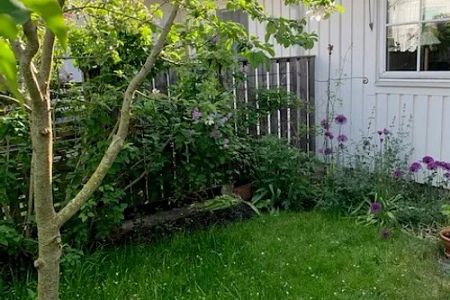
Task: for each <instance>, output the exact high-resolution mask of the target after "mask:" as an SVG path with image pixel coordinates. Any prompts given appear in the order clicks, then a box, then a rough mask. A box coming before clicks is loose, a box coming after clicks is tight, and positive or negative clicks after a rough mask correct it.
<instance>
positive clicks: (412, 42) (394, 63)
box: [386, 25, 419, 71]
mask: <svg viewBox="0 0 450 300" xmlns="http://www.w3.org/2000/svg"><path fill="white" fill-rule="evenodd" d="M418 42H419V25H402V26H390V27H388V28H387V43H386V45H387V55H386V58H387V61H386V71H417V48H418Z"/></svg>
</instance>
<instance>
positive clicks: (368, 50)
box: [250, 0, 450, 160]
mask: <svg viewBox="0 0 450 300" xmlns="http://www.w3.org/2000/svg"><path fill="white" fill-rule="evenodd" d="M379 1H383V0H372V1H371V3H372V14H373V16H372V20H373V22H374V27H373V31H372V30H371V29H370V27H369V22H370V18H369V0H341V1H339V2H340V3H341V4H342V5H343V6H344V7H345V10H346V11H345V13H343V14H336V15H334V16H332V17H331V19H330V20H327V21H321V22H317V21H310V23H309V25H308V29H309V30H310V31H315V32H317V33H318V35H319V41H318V42H317V44H316V45H315V47H314V48H313V49H312V50H308V51H304V50H298V49H297V48H293V49H283V48H282V47H280V46H277V47H276V50H277V51H276V52H277V56H294V55H297V54H308V55H315V56H316V63H315V67H316V84H315V88H316V91H315V95H316V99H315V101H316V120H317V122H320V120H321V119H323V118H324V117H325V107H326V98H327V97H326V96H327V83H326V81H327V79H328V60H329V56H328V44H332V45H333V46H334V50H333V54H332V56H331V77H332V78H335V79H337V78H341V79H342V80H341V81H340V83H341V84H340V85H339V87H336V83H337V81H334V84H332V90H333V91H334V92H335V94H336V96H337V98H339V99H340V100H341V102H340V104H338V105H337V107H336V113H343V114H345V115H346V116H347V117H348V119H349V122H348V124H347V125H346V126H345V127H346V128H345V131H346V134H347V135H348V136H349V137H350V138H351V140H352V141H360V140H361V138H362V137H363V136H367V135H368V134H374V133H375V132H376V131H377V130H378V129H383V128H391V129H394V131H395V130H396V129H397V128H398V126H399V124H401V123H402V122H403V123H404V124H405V126H404V127H407V126H409V129H408V130H409V132H410V137H409V140H408V141H406V143H408V142H409V143H411V145H412V147H413V148H414V153H413V155H412V158H413V159H419V158H421V157H423V156H424V155H432V156H434V157H435V158H439V159H442V160H450V84H448V83H447V84H446V83H445V82H443V83H442V82H441V83H440V84H439V85H436V84H435V83H433V82H430V83H429V84H428V85H427V84H423V83H422V85H421V86H419V84H418V83H417V82H415V81H412V80H404V81H391V82H388V83H383V84H382V83H380V82H377V66H378V63H377V61H378V55H379V53H378V50H377V44H378V42H377V37H378V36H377V34H378V33H377V32H378V26H379V24H378V16H379V13H380V12H379V11H378V9H379V7H378V6H379ZM281 2H283V1H280V0H278V1H276V0H261V3H262V4H264V6H265V8H266V11H267V12H269V13H271V14H273V15H275V16H279V15H282V16H285V17H291V18H292V17H295V16H299V15H300V14H301V13H302V12H303V13H304V10H303V9H299V8H298V7H290V8H288V7H284V6H283V5H282V4H281ZM250 31H251V32H253V33H255V34H258V35H259V36H263V35H264V26H263V25H259V24H253V26H252V25H251V26H250ZM380 51H384V50H383V49H380ZM363 78H367V79H368V83H367V84H363ZM322 144H323V141H322V140H320V139H318V140H317V145H316V149H320V148H321V146H322Z"/></svg>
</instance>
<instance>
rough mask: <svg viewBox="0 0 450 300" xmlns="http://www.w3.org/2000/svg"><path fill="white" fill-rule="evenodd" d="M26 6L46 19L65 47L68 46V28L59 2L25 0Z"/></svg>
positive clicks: (53, 0) (51, 0)
mask: <svg viewBox="0 0 450 300" xmlns="http://www.w3.org/2000/svg"><path fill="white" fill-rule="evenodd" d="M23 2H24V3H25V5H26V6H27V7H28V8H29V9H31V10H32V11H33V12H35V13H37V14H38V15H39V16H40V17H41V18H42V19H44V21H45V24H46V25H47V27H48V28H49V29H50V30H51V31H52V32H53V33H54V34H55V35H56V36H57V37H58V39H59V40H60V42H61V44H62V45H63V47H66V44H67V26H66V25H65V24H64V17H63V11H62V9H61V6H60V5H59V3H58V1H57V0H23Z"/></svg>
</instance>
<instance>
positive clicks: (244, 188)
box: [233, 183, 253, 201]
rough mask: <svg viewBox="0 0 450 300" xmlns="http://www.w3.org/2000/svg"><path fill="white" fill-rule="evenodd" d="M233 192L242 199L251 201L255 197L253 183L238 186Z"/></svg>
mask: <svg viewBox="0 0 450 300" xmlns="http://www.w3.org/2000/svg"><path fill="white" fill-rule="evenodd" d="M233 194H235V195H237V196H239V197H241V199H242V200H245V201H250V200H251V199H252V197H253V191H252V185H251V183H248V184H244V185H241V186H237V187H235V188H234V189H233Z"/></svg>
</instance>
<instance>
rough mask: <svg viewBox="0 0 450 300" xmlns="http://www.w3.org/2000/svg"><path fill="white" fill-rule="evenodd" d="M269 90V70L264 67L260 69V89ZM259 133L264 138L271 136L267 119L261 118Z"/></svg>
mask: <svg viewBox="0 0 450 300" xmlns="http://www.w3.org/2000/svg"><path fill="white" fill-rule="evenodd" d="M266 88H267V70H266V67H265V66H264V65H261V66H259V67H258V89H260V90H263V89H266ZM259 117H260V120H259V128H260V129H259V132H260V135H262V136H264V135H267V134H269V129H268V123H267V117H266V116H259Z"/></svg>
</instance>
